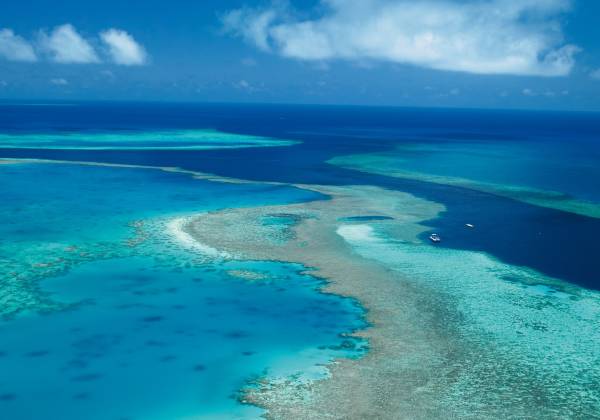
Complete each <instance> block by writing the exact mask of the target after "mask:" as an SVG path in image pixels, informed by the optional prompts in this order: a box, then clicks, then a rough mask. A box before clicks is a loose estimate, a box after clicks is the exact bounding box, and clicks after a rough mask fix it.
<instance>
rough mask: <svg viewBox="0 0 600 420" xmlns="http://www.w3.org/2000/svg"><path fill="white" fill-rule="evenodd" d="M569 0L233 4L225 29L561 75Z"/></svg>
mask: <svg viewBox="0 0 600 420" xmlns="http://www.w3.org/2000/svg"><path fill="white" fill-rule="evenodd" d="M569 8H570V0H470V1H458V0H421V1H415V0H321V1H320V4H319V7H318V8H317V9H316V10H315V11H313V12H314V13H313V14H316V16H313V17H310V18H301V17H298V16H299V13H298V12H297V11H295V10H293V9H292V8H291V7H289V6H288V5H287V4H286V3H283V4H282V3H274V4H273V5H272V6H270V7H267V8H263V9H251V8H243V9H236V10H231V11H229V12H228V13H226V14H225V15H224V16H223V17H222V21H223V25H224V28H225V31H226V32H228V33H231V34H234V35H236V36H239V37H242V38H243V39H245V40H246V41H247V42H249V43H250V44H252V45H254V46H256V47H257V48H259V49H261V50H263V51H267V52H272V53H276V54H279V55H281V56H283V57H288V58H293V59H298V60H307V61H318V60H334V59H345V60H356V61H364V60H379V61H387V62H394V63H402V64H410V65H415V66H420V67H426V68H431V69H437V70H451V71H461V72H468V73H477V74H511V75H532V76H564V75H567V74H569V73H570V72H571V69H572V68H573V66H574V64H575V59H574V56H575V54H576V53H577V52H578V51H579V48H578V47H577V46H574V45H570V44H566V43H565V42H564V37H563V34H562V29H561V23H560V18H561V16H562V15H563V14H564V13H566V12H568V10H569Z"/></svg>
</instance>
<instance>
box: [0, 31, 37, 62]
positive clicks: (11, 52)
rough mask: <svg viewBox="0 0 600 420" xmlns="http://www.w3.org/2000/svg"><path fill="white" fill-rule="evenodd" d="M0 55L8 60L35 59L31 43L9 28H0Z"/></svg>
mask: <svg viewBox="0 0 600 420" xmlns="http://www.w3.org/2000/svg"><path fill="white" fill-rule="evenodd" d="M0 57H3V58H5V59H7V60H10V61H28V62H33V61H37V56H36V54H35V51H34V50H33V47H32V46H31V44H30V43H29V42H27V41H26V40H25V39H23V38H21V37H20V36H18V35H15V33H14V32H13V31H12V30H10V29H0Z"/></svg>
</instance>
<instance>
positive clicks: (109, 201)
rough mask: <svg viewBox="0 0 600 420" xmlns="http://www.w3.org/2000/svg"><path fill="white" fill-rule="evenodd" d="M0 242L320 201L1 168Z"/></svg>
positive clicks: (133, 177) (264, 188)
mask: <svg viewBox="0 0 600 420" xmlns="http://www.w3.org/2000/svg"><path fill="white" fill-rule="evenodd" d="M0 194H2V201H1V203H0V219H2V220H3V221H4V223H2V224H0V238H2V239H0V240H5V241H8V240H10V242H13V243H14V241H18V242H27V241H30V240H32V241H37V242H41V241H45V242H61V243H62V242H66V243H67V244H68V243H72V242H77V241H90V240H93V241H95V242H99V241H104V240H110V241H113V242H114V241H118V240H122V239H125V238H126V237H127V235H128V234H129V232H130V230H129V229H128V224H129V223H130V222H133V221H136V220H139V219H146V218H150V217H154V216H157V215H160V216H163V215H165V214H173V215H175V214H178V213H186V212H202V211H210V210H215V209H222V208H230V207H240V206H252V205H268V204H277V203H287V202H291V203H296V202H301V201H305V200H311V199H316V198H318V197H321V196H320V195H319V194H317V193H314V192H311V191H306V190H301V189H298V188H293V187H286V186H274V185H264V184H234V183H221V182H211V181H205V180H199V179H194V178H193V177H191V176H190V175H188V174H181V173H173V172H164V171H161V170H158V169H140V168H123V167H107V166H89V165H77V164H43V163H40V164H8V165H0Z"/></svg>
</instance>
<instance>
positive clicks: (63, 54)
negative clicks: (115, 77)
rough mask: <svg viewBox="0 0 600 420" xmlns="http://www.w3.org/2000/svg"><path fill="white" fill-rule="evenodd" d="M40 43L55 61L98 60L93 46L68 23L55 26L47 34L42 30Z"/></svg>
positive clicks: (85, 61) (82, 61)
mask: <svg viewBox="0 0 600 420" xmlns="http://www.w3.org/2000/svg"><path fill="white" fill-rule="evenodd" d="M40 45H41V46H42V48H43V49H44V50H46V51H48V53H49V54H50V56H51V59H52V60H53V61H55V62H57V63H80V64H81V63H98V62H100V58H99V57H98V55H97V54H96V51H95V50H94V48H93V47H92V46H91V45H90V43H89V42H88V41H86V40H85V39H84V38H83V37H82V36H81V35H79V33H78V32H77V31H76V30H75V28H74V27H73V25H70V24H66V25H61V26H57V27H56V28H54V30H53V31H52V32H51V33H50V34H49V35H48V34H46V33H45V32H42V33H41V35H40Z"/></svg>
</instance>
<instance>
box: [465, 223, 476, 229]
mask: <svg viewBox="0 0 600 420" xmlns="http://www.w3.org/2000/svg"><path fill="white" fill-rule="evenodd" d="M465 226H466V227H468V228H470V229H473V228H474V227H475V225H472V224H471V223H467V224H466V225H465Z"/></svg>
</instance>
